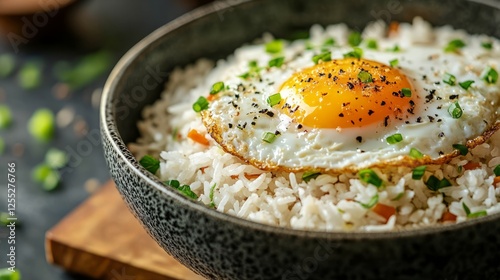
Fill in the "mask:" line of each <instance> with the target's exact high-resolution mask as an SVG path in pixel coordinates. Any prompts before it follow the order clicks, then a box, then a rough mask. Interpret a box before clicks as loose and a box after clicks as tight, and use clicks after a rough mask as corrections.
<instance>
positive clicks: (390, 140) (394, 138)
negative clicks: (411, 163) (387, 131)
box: [385, 133, 403, 145]
mask: <svg viewBox="0 0 500 280" xmlns="http://www.w3.org/2000/svg"><path fill="white" fill-rule="evenodd" d="M385 140H386V141H387V143H389V144H391V145H393V144H396V143H399V142H401V141H403V135H401V133H396V134H393V135H391V136H388V137H387V138H386V139H385Z"/></svg>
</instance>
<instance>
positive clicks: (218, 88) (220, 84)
mask: <svg viewBox="0 0 500 280" xmlns="http://www.w3.org/2000/svg"><path fill="white" fill-rule="evenodd" d="M223 89H224V82H217V83H215V84H213V85H212V88H211V89H210V94H212V95H213V94H217V93H219V92H221V91H222V90H223Z"/></svg>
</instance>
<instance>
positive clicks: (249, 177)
mask: <svg viewBox="0 0 500 280" xmlns="http://www.w3.org/2000/svg"><path fill="white" fill-rule="evenodd" d="M259 176H260V174H248V173H245V178H247V179H248V180H253V179H257V178H259Z"/></svg>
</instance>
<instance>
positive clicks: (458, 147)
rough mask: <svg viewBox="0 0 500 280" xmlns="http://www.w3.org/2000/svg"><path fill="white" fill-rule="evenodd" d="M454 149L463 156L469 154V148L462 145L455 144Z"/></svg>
mask: <svg viewBox="0 0 500 280" xmlns="http://www.w3.org/2000/svg"><path fill="white" fill-rule="evenodd" d="M452 147H453V149H455V150H458V151H459V152H460V154H461V155H462V156H465V155H467V154H468V153H469V148H467V146H465V145H462V144H453V145H452Z"/></svg>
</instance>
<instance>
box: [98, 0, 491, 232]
mask: <svg viewBox="0 0 500 280" xmlns="http://www.w3.org/2000/svg"><path fill="white" fill-rule="evenodd" d="M465 1H469V2H474V3H479V4H483V5H487V6H492V7H494V8H497V9H500V3H494V2H490V1H488V0H486V1H485V0H465ZM216 2H217V1H216ZM216 2H212V3H209V4H206V5H204V6H201V7H199V8H196V9H194V10H192V11H190V12H188V13H186V14H184V15H182V16H180V17H178V18H177V19H174V20H173V21H171V22H169V23H167V24H165V25H163V26H161V27H159V28H158V29H156V30H155V31H153V32H152V33H151V34H149V35H148V36H146V37H145V38H144V39H142V40H141V41H139V42H138V43H137V44H136V45H134V46H133V47H132V48H131V49H130V50H128V51H127V52H126V53H125V55H123V56H122V58H121V59H120V60H119V61H118V63H117V64H116V66H115V67H114V68H113V70H112V71H111V73H110V75H109V77H108V79H107V81H106V83H105V85H104V88H103V94H102V98H101V105H100V125H101V128H102V129H101V131H103V133H104V134H103V135H102V137H106V138H107V139H108V140H109V142H110V143H111V145H112V147H113V148H114V150H115V151H116V152H117V154H118V155H119V157H120V158H121V159H122V160H123V161H124V162H125V163H126V164H127V165H128V167H129V168H130V169H131V170H132V171H133V172H135V173H136V174H137V175H138V176H139V177H140V178H141V179H142V180H144V181H146V182H147V183H148V185H150V186H151V187H153V188H155V189H156V190H157V191H159V192H160V193H162V194H163V195H166V196H169V197H171V198H173V199H175V200H176V201H178V202H179V203H180V204H182V205H183V206H185V207H187V208H191V209H193V210H195V211H199V212H202V213H203V214H205V215H207V216H210V217H211V218H214V219H217V220H219V221H221V222H225V223H231V224H234V225H237V226H240V227H243V228H247V229H254V230H259V231H263V232H267V233H274V234H279V235H289V236H294V237H301V238H304V237H305V238H312V239H326V240H337V239H338V240H353V241H354V240H361V239H363V240H366V239H368V240H381V239H395V238H409V237H412V236H420V235H433V234H438V233H444V232H449V231H459V230H461V229H465V228H470V227H474V226H475V225H477V224H481V223H492V222H495V221H496V222H499V221H500V213H496V214H492V215H488V216H485V217H480V218H475V219H471V220H468V221H465V222H461V223H458V224H440V225H438V226H421V227H417V228H412V229H404V230H397V231H381V232H377V231H370V232H368V231H319V230H303V229H292V228H285V227H279V226H274V225H267V224H262V223H258V222H254V221H250V220H245V219H243V218H239V217H236V216H233V215H230V214H226V213H222V212H219V211H217V210H214V209H210V208H208V207H207V206H205V205H203V204H201V203H199V202H197V201H194V200H192V199H189V198H187V197H185V196H184V195H182V194H180V193H179V192H177V191H175V190H173V189H172V188H168V187H166V186H165V185H164V184H163V183H162V182H161V181H160V179H159V178H157V177H156V176H155V175H153V174H151V173H150V172H148V171H147V170H146V169H145V168H143V167H142V166H141V165H140V164H139V163H138V161H137V160H135V157H134V156H133V155H132V153H131V152H130V151H129V150H128V149H126V148H122V147H126V144H125V143H124V142H123V140H122V139H121V138H120V140H119V142H115V141H114V139H113V137H112V134H115V135H117V136H120V133H119V132H118V129H117V127H116V125H115V122H114V121H113V118H112V114H111V109H112V107H113V102H112V100H113V97H114V95H115V94H116V92H115V90H116V87H117V85H118V84H119V82H120V81H121V79H122V77H123V75H124V73H125V70H126V69H127V68H128V67H129V66H130V65H131V64H132V62H133V61H134V60H135V59H136V58H138V57H139V56H140V55H141V54H144V50H145V49H146V48H148V47H149V46H150V45H151V44H154V43H155V42H156V41H158V40H161V38H162V37H163V36H165V35H167V34H168V33H169V32H172V31H174V30H176V29H178V28H180V27H181V26H184V25H186V24H189V23H190V22H192V21H196V20H198V19H201V18H204V17H206V16H209V15H211V14H213V13H218V12H224V11H226V10H230V9H234V8H236V7H237V6H238V5H240V4H243V3H246V2H252V0H228V1H223V2H226V3H225V4H224V5H217V3H216ZM219 4H220V3H219ZM107 123H113V126H111V127H109V126H108V125H107ZM129 159H132V160H129Z"/></svg>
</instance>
